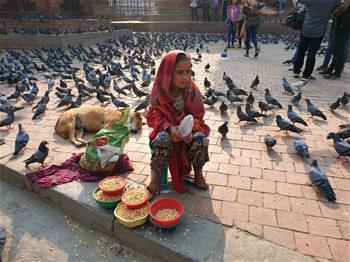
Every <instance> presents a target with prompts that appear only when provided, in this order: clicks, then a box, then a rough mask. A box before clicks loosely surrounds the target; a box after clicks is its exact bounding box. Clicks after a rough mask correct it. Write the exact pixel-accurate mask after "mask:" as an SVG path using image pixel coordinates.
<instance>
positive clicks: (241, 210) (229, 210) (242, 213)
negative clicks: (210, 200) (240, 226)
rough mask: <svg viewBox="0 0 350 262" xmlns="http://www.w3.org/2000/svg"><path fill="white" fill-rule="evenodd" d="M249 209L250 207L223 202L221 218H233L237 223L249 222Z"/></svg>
mask: <svg viewBox="0 0 350 262" xmlns="http://www.w3.org/2000/svg"><path fill="white" fill-rule="evenodd" d="M248 214H249V209H248V205H245V204H239V203H233V202H228V201H223V203H222V208H221V214H220V215H221V216H222V217H228V218H232V219H233V220H234V221H235V222H236V221H242V222H248Z"/></svg>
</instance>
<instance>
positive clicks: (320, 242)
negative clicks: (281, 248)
mask: <svg viewBox="0 0 350 262" xmlns="http://www.w3.org/2000/svg"><path fill="white" fill-rule="evenodd" d="M294 236H295V241H296V246H297V250H298V251H299V252H300V253H303V254H305V255H309V256H316V257H325V258H329V259H330V258H332V255H331V252H330V250H329V247H328V243H327V239H326V238H325V237H320V236H314V235H310V234H304V233H298V232H295V233H294Z"/></svg>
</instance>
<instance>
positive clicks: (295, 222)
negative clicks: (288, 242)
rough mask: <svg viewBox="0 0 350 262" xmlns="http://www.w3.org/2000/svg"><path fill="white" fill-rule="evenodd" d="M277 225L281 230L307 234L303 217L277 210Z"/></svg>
mask: <svg viewBox="0 0 350 262" xmlns="http://www.w3.org/2000/svg"><path fill="white" fill-rule="evenodd" d="M277 219H278V225H279V227H281V228H287V229H292V230H296V231H302V232H309V230H308V227H307V223H306V219H305V216H304V215H301V214H295V213H293V212H287V211H282V210H277Z"/></svg>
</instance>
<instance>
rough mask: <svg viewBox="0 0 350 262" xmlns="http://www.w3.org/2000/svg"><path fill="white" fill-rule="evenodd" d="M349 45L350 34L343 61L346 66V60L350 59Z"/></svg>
mask: <svg viewBox="0 0 350 262" xmlns="http://www.w3.org/2000/svg"><path fill="white" fill-rule="evenodd" d="M349 47H350V36H349V37H348V40H347V42H346V43H345V48H344V61H343V65H344V66H345V63H346V61H347V60H348V54H349Z"/></svg>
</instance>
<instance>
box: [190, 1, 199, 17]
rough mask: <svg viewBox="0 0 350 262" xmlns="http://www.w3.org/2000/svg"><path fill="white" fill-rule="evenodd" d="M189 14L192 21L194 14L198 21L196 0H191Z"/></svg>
mask: <svg viewBox="0 0 350 262" xmlns="http://www.w3.org/2000/svg"><path fill="white" fill-rule="evenodd" d="M190 6H191V15H192V21H194V16H196V21H197V22H198V10H197V8H198V1H197V0H191V4H190Z"/></svg>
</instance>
